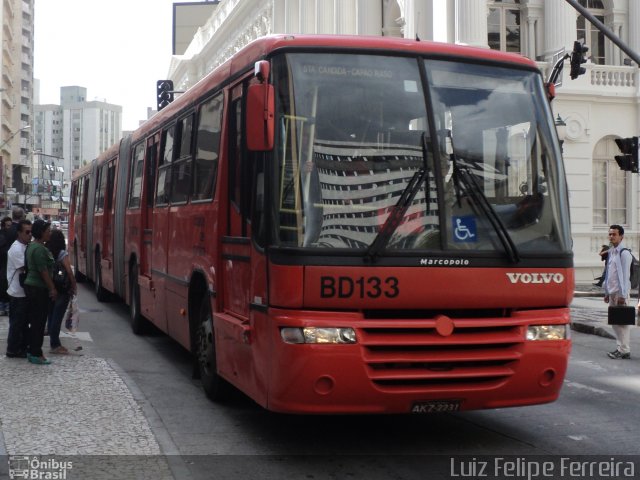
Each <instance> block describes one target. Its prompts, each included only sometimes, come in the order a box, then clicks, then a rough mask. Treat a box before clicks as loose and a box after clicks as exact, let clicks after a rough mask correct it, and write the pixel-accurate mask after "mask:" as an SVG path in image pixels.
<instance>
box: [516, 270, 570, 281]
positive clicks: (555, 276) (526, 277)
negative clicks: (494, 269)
mask: <svg viewBox="0 0 640 480" xmlns="http://www.w3.org/2000/svg"><path fill="white" fill-rule="evenodd" d="M507 277H509V281H510V282H511V283H562V282H564V275H563V274H561V273H510V272H508V273H507Z"/></svg>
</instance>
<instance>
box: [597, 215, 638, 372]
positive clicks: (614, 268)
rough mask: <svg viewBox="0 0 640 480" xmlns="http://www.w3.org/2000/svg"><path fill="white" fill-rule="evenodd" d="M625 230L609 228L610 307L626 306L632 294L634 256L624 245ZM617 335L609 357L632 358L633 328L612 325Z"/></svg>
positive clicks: (607, 290)
mask: <svg viewBox="0 0 640 480" xmlns="http://www.w3.org/2000/svg"><path fill="white" fill-rule="evenodd" d="M623 238H624V228H622V227H621V226H620V225H611V226H610V227H609V241H610V242H611V248H609V258H608V260H607V269H606V275H605V279H604V285H603V286H604V301H605V303H608V304H609V305H626V304H627V300H628V299H629V294H630V293H631V265H632V263H633V255H632V254H631V251H630V250H629V249H628V248H625V247H624V245H623V244H622V239H623ZM612 327H613V331H614V332H615V334H616V343H617V348H616V349H615V350H614V351H613V352H609V353H607V356H608V357H609V358H611V359H614V360H628V359H630V358H631V345H630V343H631V326H630V325H612Z"/></svg>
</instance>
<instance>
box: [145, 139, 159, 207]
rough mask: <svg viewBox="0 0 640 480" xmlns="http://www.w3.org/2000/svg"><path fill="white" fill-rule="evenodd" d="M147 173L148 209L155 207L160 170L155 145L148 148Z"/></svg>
mask: <svg viewBox="0 0 640 480" xmlns="http://www.w3.org/2000/svg"><path fill="white" fill-rule="evenodd" d="M146 165H147V173H145V178H146V180H147V186H146V187H145V192H146V193H145V195H146V197H147V207H153V189H154V187H155V186H156V171H157V170H158V147H157V145H156V144H155V143H153V144H151V145H148V146H147V164H146Z"/></svg>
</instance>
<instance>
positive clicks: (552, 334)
mask: <svg viewBox="0 0 640 480" xmlns="http://www.w3.org/2000/svg"><path fill="white" fill-rule="evenodd" d="M568 338H569V325H530V326H529V327H527V340H566V339H568Z"/></svg>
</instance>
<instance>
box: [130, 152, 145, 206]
mask: <svg viewBox="0 0 640 480" xmlns="http://www.w3.org/2000/svg"><path fill="white" fill-rule="evenodd" d="M143 166H144V143H139V144H138V145H136V146H135V148H134V150H133V159H132V161H131V177H130V178H131V187H130V189H129V205H128V207H129V208H138V207H140V195H141V194H142V169H143Z"/></svg>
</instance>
